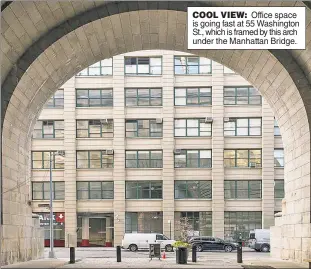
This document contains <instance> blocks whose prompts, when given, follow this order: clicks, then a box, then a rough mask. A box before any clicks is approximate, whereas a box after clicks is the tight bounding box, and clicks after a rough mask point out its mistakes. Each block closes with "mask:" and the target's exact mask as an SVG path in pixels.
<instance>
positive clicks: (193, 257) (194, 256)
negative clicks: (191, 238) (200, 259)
mask: <svg viewBox="0 0 311 269" xmlns="http://www.w3.org/2000/svg"><path fill="white" fill-rule="evenodd" d="M192 262H197V247H196V246H192Z"/></svg>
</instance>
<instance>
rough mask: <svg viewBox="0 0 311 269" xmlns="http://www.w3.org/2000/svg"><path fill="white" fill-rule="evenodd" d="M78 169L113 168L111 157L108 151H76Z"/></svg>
mask: <svg viewBox="0 0 311 269" xmlns="http://www.w3.org/2000/svg"><path fill="white" fill-rule="evenodd" d="M77 168H78V169H100V168H113V155H112V154H108V150H83V151H77Z"/></svg>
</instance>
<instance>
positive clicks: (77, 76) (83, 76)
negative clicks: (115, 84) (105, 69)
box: [75, 75, 113, 78]
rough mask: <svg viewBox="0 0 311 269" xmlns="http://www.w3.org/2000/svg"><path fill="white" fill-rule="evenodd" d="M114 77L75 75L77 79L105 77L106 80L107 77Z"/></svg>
mask: <svg viewBox="0 0 311 269" xmlns="http://www.w3.org/2000/svg"><path fill="white" fill-rule="evenodd" d="M112 76H113V75H93V76H88V75H80V76H79V75H75V77H76V78H94V77H95V78H98V77H99V78H102V77H104V78H106V77H108V78H111V77H112Z"/></svg>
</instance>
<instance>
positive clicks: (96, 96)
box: [76, 89, 113, 107]
mask: <svg viewBox="0 0 311 269" xmlns="http://www.w3.org/2000/svg"><path fill="white" fill-rule="evenodd" d="M76 98H77V100H76V105H77V107H101V106H113V93H112V89H104V90H95V89H94V90H85V89H79V90H76Z"/></svg>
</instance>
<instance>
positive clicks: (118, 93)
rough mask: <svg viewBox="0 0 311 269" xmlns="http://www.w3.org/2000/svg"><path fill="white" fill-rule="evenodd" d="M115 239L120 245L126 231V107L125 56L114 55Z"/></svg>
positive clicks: (116, 243)
mask: <svg viewBox="0 0 311 269" xmlns="http://www.w3.org/2000/svg"><path fill="white" fill-rule="evenodd" d="M113 99H114V100H113V103H114V106H113V124H114V135H113V149H114V169H113V180H114V216H115V221H114V240H115V245H116V246H117V245H120V244H121V241H122V238H123V234H124V231H125V177H126V174H125V124H124V123H125V108H124V56H115V57H113Z"/></svg>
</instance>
